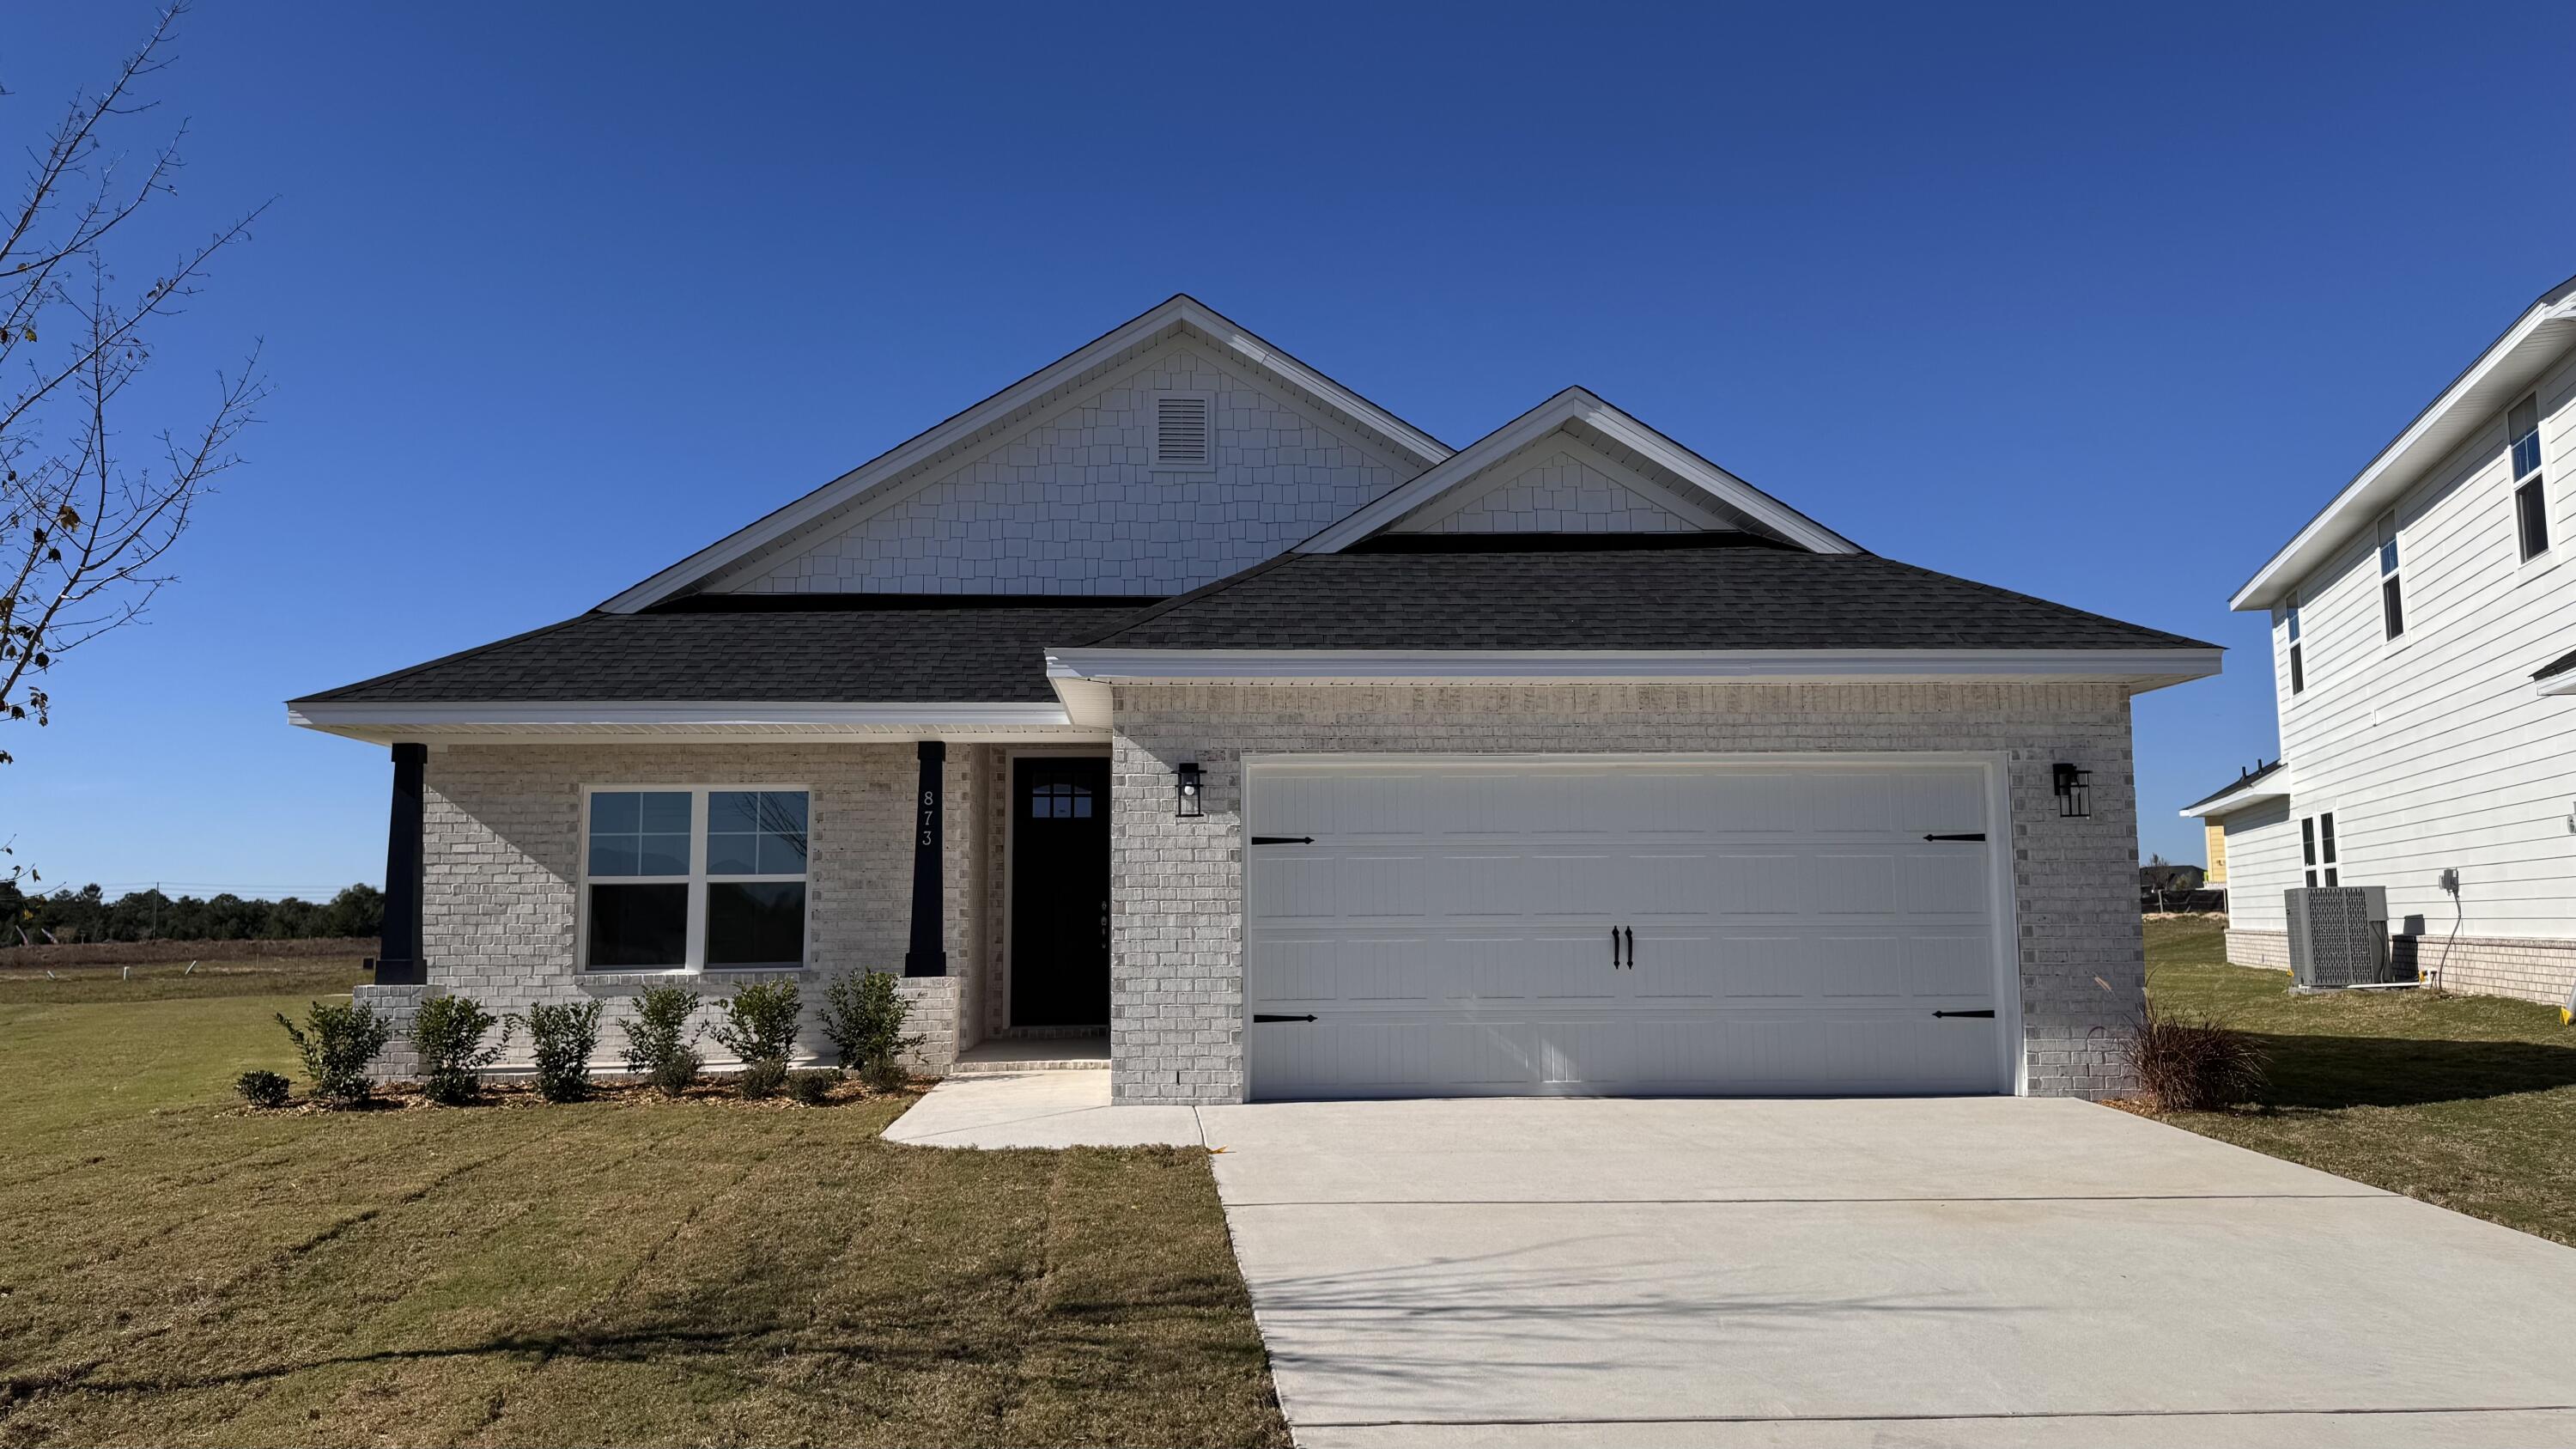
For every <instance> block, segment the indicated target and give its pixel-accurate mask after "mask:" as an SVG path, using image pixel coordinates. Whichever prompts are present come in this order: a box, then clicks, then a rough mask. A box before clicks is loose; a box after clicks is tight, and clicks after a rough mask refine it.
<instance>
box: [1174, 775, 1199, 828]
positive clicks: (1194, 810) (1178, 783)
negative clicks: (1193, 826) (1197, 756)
mask: <svg viewBox="0 0 2576 1449" xmlns="http://www.w3.org/2000/svg"><path fill="white" fill-rule="evenodd" d="M1172 779H1173V782H1174V788H1176V789H1177V790H1178V791H1179V792H1180V801H1179V803H1178V804H1177V805H1175V806H1174V807H1173V809H1172V813H1173V814H1174V815H1175V816H1178V817H1179V818H1181V819H1183V820H1196V819H1197V818H1199V817H1200V816H1202V815H1205V814H1206V813H1207V802H1206V801H1205V799H1204V798H1203V796H1204V794H1205V791H1204V790H1203V789H1202V788H1201V787H1202V786H1203V785H1204V784H1205V783H1206V777H1205V776H1204V775H1203V774H1201V772H1200V770H1199V767H1198V766H1197V765H1194V764H1192V765H1183V766H1181V767H1179V768H1178V769H1176V770H1174V771H1173V772H1172Z"/></svg>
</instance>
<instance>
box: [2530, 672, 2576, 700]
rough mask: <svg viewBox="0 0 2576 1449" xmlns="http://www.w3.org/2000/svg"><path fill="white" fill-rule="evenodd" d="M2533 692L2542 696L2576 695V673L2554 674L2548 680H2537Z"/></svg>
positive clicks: (2532, 687)
mask: <svg viewBox="0 0 2576 1449" xmlns="http://www.w3.org/2000/svg"><path fill="white" fill-rule="evenodd" d="M2531 692H2532V693H2534V694H2540V695H2568V694H2576V672H2570V673H2566V674H2553V675H2551V676H2550V677H2549V678H2547V679H2542V680H2536V681H2534V682H2533V684H2532V686H2531Z"/></svg>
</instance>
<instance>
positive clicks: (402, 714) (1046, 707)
mask: <svg viewBox="0 0 2576 1449" xmlns="http://www.w3.org/2000/svg"><path fill="white" fill-rule="evenodd" d="M286 720H287V723H289V724H292V725H297V726H300V727H302V728H304V729H310V730H319V731H321V732H323V733H325V734H335V735H344V736H346V737H348V738H350V739H360V740H374V741H377V742H380V743H391V742H393V741H396V740H435V739H457V740H461V739H520V738H587V737H619V736H650V737H653V738H657V739H674V738H686V739H725V740H743V741H750V740H758V739H762V738H765V737H766V738H774V739H841V740H849V739H869V738H883V739H907V740H910V739H994V738H1017V737H1022V736H1027V737H1032V738H1047V737H1054V736H1061V735H1065V734H1068V733H1070V734H1087V733H1090V731H1088V730H1086V729H1085V728H1083V727H1082V726H1079V725H1077V724H1075V723H1074V722H1073V721H1072V720H1071V719H1069V718H1068V717H1067V715H1066V713H1065V709H1064V706H1063V705H1061V704H1048V703H1028V704H983V703H973V702H966V703H954V704H949V703H928V704H844V703H836V702H828V701H827V702H816V701H810V700H790V701H781V702H762V701H742V702H735V701H708V702H693V703H672V702H661V701H642V702H639V701H634V700H591V701H582V700H570V701H565V702H562V703H551V702H549V703H538V704H527V703H520V702H517V701H503V702H474V701H444V700H442V701H438V702H434V703H405V702H400V701H391V702H388V701H379V700H357V701H346V702H341V701H331V700H311V701H306V702H304V703H302V704H292V705H289V706H287V709H286Z"/></svg>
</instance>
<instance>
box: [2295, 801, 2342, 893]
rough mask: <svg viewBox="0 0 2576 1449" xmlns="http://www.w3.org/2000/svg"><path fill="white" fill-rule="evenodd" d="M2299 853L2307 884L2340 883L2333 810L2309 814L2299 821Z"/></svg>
mask: <svg viewBox="0 0 2576 1449" xmlns="http://www.w3.org/2000/svg"><path fill="white" fill-rule="evenodd" d="M2299 854H2300V857H2301V859H2302V862H2303V863H2304V865H2305V866H2306V875H2305V879H2306V882H2307V884H2308V885H2310V886H2312V887H2313V886H2317V885H2330V886H2331V885H2340V884H2342V878H2341V873H2340V872H2339V871H2337V870H2336V869H2335V831H2334V812H2333V811H2331V810H2329V811H2327V812H2325V813H2324V814H2322V815H2310V816H2308V817H2306V818H2305V819H2303V820H2301V821H2300V822H2299Z"/></svg>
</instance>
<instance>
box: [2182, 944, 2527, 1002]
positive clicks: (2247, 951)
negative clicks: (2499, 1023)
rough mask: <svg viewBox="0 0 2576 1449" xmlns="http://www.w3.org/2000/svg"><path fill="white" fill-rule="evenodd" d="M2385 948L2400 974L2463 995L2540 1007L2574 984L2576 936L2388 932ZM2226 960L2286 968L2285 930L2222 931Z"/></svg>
mask: <svg viewBox="0 0 2576 1449" xmlns="http://www.w3.org/2000/svg"><path fill="white" fill-rule="evenodd" d="M2388 944H2389V953H2390V956H2391V959H2392V960H2393V961H2394V962H2395V963H2396V965H2397V967H2398V969H2399V973H2400V974H2401V975H2402V974H2404V973H2405V972H2406V971H2407V970H2409V969H2411V970H2413V971H2414V973H2415V974H2416V975H2417V976H2418V977H2419V978H2420V979H2422V980H2423V981H2425V982H2427V983H2429V984H2434V985H2438V986H2440V987H2441V988H2442V989H2443V990H2445V991H2457V992H2460V993H2461V994H2463V995H2467V996H2508V997H2511V998H2513V999H2514V1000H2516V1001H2536V1002H2539V1003H2540V1004H2542V1005H2544V1006H2564V1005H2566V1004H2567V993H2568V991H2569V990H2570V989H2571V988H2576V941H2568V940H2554V939H2549V938H2545V937H2514V936H2460V937H2457V938H2452V937H2446V936H2442V935H2439V934H2434V933H2427V934H2425V935H2421V936H2392V937H2390V938H2389V943H2388ZM2227 959H2228V960H2229V961H2230V962H2232V963H2233V964H2235V965H2238V966H2260V967H2266V968H2268V969H2270V970H2274V971H2287V970H2289V969H2290V933H2289V932H2287V931H2235V930H2231V931H2229V932H2228V933H2227Z"/></svg>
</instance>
